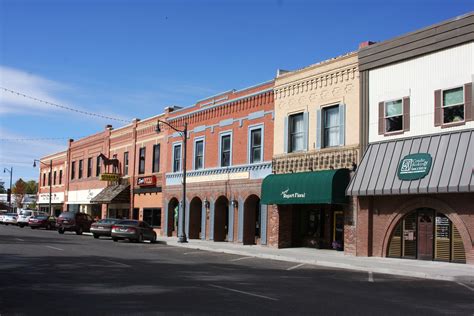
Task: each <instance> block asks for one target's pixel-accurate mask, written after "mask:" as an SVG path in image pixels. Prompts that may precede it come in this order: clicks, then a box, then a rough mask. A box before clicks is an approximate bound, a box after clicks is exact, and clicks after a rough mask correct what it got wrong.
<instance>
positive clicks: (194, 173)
mask: <svg viewBox="0 0 474 316" xmlns="http://www.w3.org/2000/svg"><path fill="white" fill-rule="evenodd" d="M271 167H272V163H271V162H261V163H256V164H246V165H238V166H230V167H219V168H208V169H202V170H191V171H187V172H186V177H200V176H210V175H215V174H228V173H238V172H246V171H257V170H263V169H268V168H271ZM181 177H183V173H182V172H170V173H167V174H166V179H173V178H181Z"/></svg>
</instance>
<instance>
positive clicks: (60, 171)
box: [59, 169, 63, 185]
mask: <svg viewBox="0 0 474 316" xmlns="http://www.w3.org/2000/svg"><path fill="white" fill-rule="evenodd" d="M62 183H63V170H62V169H61V170H59V184H60V185H61V184H62Z"/></svg>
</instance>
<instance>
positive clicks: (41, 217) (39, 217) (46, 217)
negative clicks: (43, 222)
mask: <svg viewBox="0 0 474 316" xmlns="http://www.w3.org/2000/svg"><path fill="white" fill-rule="evenodd" d="M34 218H36V219H48V216H44V215H41V216H35V217H34Z"/></svg>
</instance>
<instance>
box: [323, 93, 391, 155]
mask: <svg viewBox="0 0 474 316" xmlns="http://www.w3.org/2000/svg"><path fill="white" fill-rule="evenodd" d="M341 104H343V103H341V102H339V103H334V104H328V105H325V106H322V107H321V125H322V126H321V149H324V148H336V147H340V145H335V146H325V144H326V137H325V133H324V132H325V130H326V117H325V111H326V110H327V109H328V108H334V107H337V115H338V116H339V117H340V115H341V113H340V110H341ZM384 111H385V104H384ZM337 127H338V128H339V133H340V132H341V122H339V125H338V126H337ZM339 136H340V135H338V138H339Z"/></svg>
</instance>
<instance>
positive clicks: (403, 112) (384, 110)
mask: <svg viewBox="0 0 474 316" xmlns="http://www.w3.org/2000/svg"><path fill="white" fill-rule="evenodd" d="M404 98H405V97H401V98H396V99H390V100H387V101H383V124H384V126H383V134H384V135H391V134H400V133H403V132H404V131H405V121H404V118H405V105H404V101H403V99H404ZM394 101H402V114H400V115H392V116H386V115H385V113H386V112H387V111H386V109H387V103H388V102H394ZM397 116H401V117H402V129H399V130H396V131H391V132H388V131H387V121H386V120H387V118H390V117H397Z"/></svg>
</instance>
